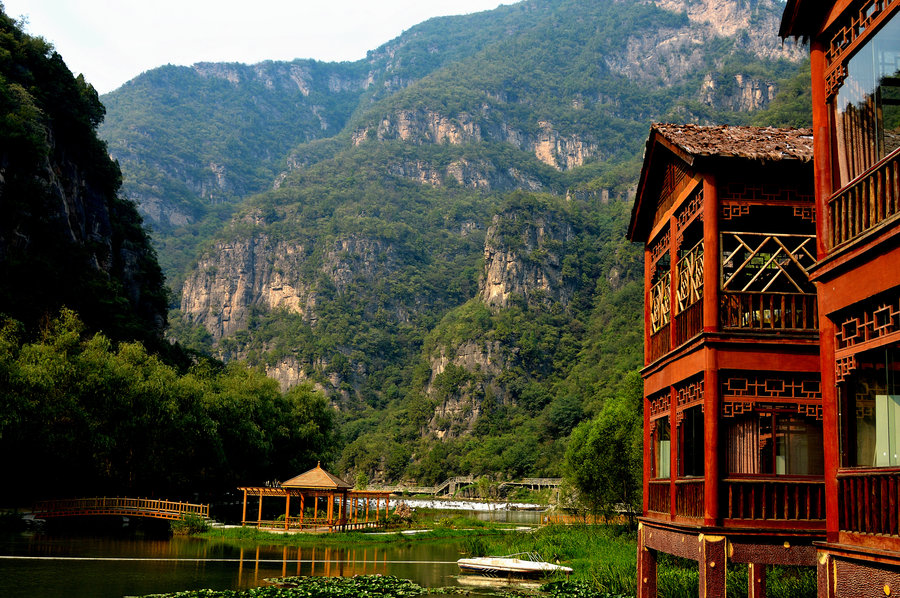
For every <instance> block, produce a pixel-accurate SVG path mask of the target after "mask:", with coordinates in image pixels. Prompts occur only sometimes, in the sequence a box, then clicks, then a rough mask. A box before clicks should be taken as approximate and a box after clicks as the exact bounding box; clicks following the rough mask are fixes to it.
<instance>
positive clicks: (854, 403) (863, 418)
mask: <svg viewBox="0 0 900 598" xmlns="http://www.w3.org/2000/svg"><path fill="white" fill-rule="evenodd" d="M898 361H900V350H898V349H896V348H890V349H880V350H877V351H871V352H867V353H863V354H861V355H860V356H858V357H857V368H856V370H855V372H854V375H853V377H851V378H850V379H849V380H848V381H847V382H846V383H845V384H843V385H842V386H841V387H840V394H841V424H842V426H841V462H842V464H843V465H845V466H849V467H893V466H900V386H898V383H897V370H898V368H900V363H898Z"/></svg>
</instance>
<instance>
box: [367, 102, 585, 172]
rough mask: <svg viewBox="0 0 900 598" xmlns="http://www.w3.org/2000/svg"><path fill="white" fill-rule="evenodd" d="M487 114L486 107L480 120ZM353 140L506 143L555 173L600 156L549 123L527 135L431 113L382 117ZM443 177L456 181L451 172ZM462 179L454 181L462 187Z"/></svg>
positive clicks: (504, 126)
mask: <svg viewBox="0 0 900 598" xmlns="http://www.w3.org/2000/svg"><path fill="white" fill-rule="evenodd" d="M490 111H491V110H490V108H489V107H488V106H485V107H484V109H483V114H482V116H486V115H487V114H488V113H489V112H490ZM352 140H353V144H354V145H356V146H359V145H362V144H364V143H367V142H372V141H385V140H401V141H405V142H407V143H413V144H416V145H422V144H426V143H434V144H440V143H448V144H451V145H463V144H467V143H478V142H482V141H494V142H502V143H509V144H511V145H513V146H515V147H516V148H518V149H520V150H524V151H526V152H528V153H531V154H534V156H535V157H536V158H537V159H538V160H540V161H541V162H543V163H544V164H547V165H549V166H552V167H553V168H555V169H557V170H569V169H572V168H575V167H577V166H581V165H583V164H584V163H585V162H586V161H587V160H589V159H592V158H596V157H598V155H599V154H598V149H597V143H596V142H594V141H591V140H588V139H585V138H583V137H582V136H580V135H576V134H562V133H560V132H559V131H558V130H557V128H556V127H555V126H554V125H553V123H551V122H549V121H539V122H538V129H537V130H535V131H530V132H529V131H524V130H520V129H518V128H515V127H512V126H510V125H509V124H507V123H501V124H496V123H493V122H483V123H482V122H481V119H476V118H475V117H473V116H472V115H470V114H467V113H459V114H454V115H452V116H448V115H444V114H440V113H438V112H435V111H432V110H399V111H397V112H395V113H393V114H389V115H387V116H385V117H384V118H383V119H382V120H381V122H380V123H378V125H377V126H374V127H365V128H361V129H357V130H356V131H354V132H353V134H352ZM446 174H448V175H450V176H453V178H457V177H456V176H454V173H453V172H450V171H448V172H447V173H446ZM461 178H462V176H460V178H458V179H457V181H458V182H460V183H461V184H465V183H462V181H461V180H460V179H461ZM466 186H470V185H466ZM499 188H503V187H499Z"/></svg>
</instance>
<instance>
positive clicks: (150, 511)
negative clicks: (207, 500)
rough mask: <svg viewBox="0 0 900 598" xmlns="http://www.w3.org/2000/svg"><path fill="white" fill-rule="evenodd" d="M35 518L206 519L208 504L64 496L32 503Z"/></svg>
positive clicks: (148, 499)
mask: <svg viewBox="0 0 900 598" xmlns="http://www.w3.org/2000/svg"><path fill="white" fill-rule="evenodd" d="M33 512H34V516H35V518H36V519H49V518H51V517H77V516H89V515H121V516H125V517H149V518H153V519H173V520H178V519H183V518H184V516H185V515H196V516H197V517H203V518H209V505H195V504H191V503H186V502H175V501H171V500H158V499H155V498H122V497H116V498H107V497H103V498H66V499H58V500H44V501H41V502H38V503H37V504H35V505H34V509H33Z"/></svg>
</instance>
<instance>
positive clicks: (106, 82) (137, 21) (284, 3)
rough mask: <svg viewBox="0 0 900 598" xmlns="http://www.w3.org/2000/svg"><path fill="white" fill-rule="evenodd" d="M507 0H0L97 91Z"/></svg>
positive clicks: (343, 41) (284, 56)
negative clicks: (149, 73)
mask: <svg viewBox="0 0 900 598" xmlns="http://www.w3.org/2000/svg"><path fill="white" fill-rule="evenodd" d="M515 1H516V0H249V1H244V2H236V1H235V0H0V3H2V4H3V5H4V6H5V9H6V14H8V15H9V16H11V17H13V18H16V19H18V18H20V17H23V16H24V17H25V18H26V19H27V25H26V27H25V30H26V31H27V32H28V33H30V34H32V35H39V36H41V37H43V38H44V39H46V40H47V41H49V42H51V43H53V45H54V47H55V48H56V50H57V51H58V52H59V53H60V54H61V55H62V57H63V59H64V60H65V61H66V64H67V65H68V67H69V69H70V70H71V71H72V72H73V73H75V74H76V75H77V74H78V73H84V76H85V78H86V79H87V80H88V81H89V82H90V83H92V84H93V85H94V87H95V88H96V89H97V91H99V92H100V93H106V92H108V91H112V90H113V89H115V88H117V87H119V86H120V85H121V84H123V83H125V82H126V81H128V80H129V79H131V78H133V77H135V76H136V75H139V74H140V73H142V72H144V71H146V70H149V69H152V68H154V67H157V66H161V65H164V64H180V65H190V64H193V63H195V62H202V61H210V62H245V63H254V62H260V61H262V60H292V59H294V58H315V59H317V60H325V61H341V60H358V59H360V58H363V57H364V56H365V55H366V51H367V50H373V49H375V48H377V47H378V46H380V45H381V44H383V43H384V42H386V41H389V40H391V39H393V38H395V37H397V36H398V35H399V34H400V33H402V32H403V31H404V30H406V29H409V28H410V27H412V26H413V25H416V24H418V23H421V22H422V21H424V20H426V19H428V18H430V17H436V16H442V15H457V14H466V13H472V12H479V11H482V10H490V9H493V8H496V7H497V6H499V5H500V4H513V3H514V2H515Z"/></svg>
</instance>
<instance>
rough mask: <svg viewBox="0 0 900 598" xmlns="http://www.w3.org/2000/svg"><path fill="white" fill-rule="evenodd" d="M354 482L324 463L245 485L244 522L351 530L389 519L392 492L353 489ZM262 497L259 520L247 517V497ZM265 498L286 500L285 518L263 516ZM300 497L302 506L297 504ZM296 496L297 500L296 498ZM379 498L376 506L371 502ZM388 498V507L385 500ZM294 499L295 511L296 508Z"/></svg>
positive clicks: (282, 527)
mask: <svg viewBox="0 0 900 598" xmlns="http://www.w3.org/2000/svg"><path fill="white" fill-rule="evenodd" d="M352 488H353V486H352V485H351V484H349V483H347V482H345V481H344V480H342V479H341V478H339V477H337V476H336V475H333V474H331V473H328V472H327V471H325V470H324V469H322V465H321V463H319V464H318V465H316V466H315V467H314V468H313V469H310V470H309V471H307V472H305V473H302V474H300V475H298V476H296V477H294V478H291V479H290V480H288V481H286V482H283V483H281V484H279V485H278V486H275V487H269V486H254V487H241V488H238V490H241V491H243V493H244V507H243V515H242V517H241V525H248V524H251V525H255V526H256V527H257V528H270V529H284V530H286V531H287V530H303V529H309V530H311V531H312V530H320V531H321V530H323V529H327V530H328V531H335V530H340V531H343V530H348V529H359V528H365V527H376V526H379V525H382V524H384V523H385V522H386V521H387V518H388V514H389V508H390V493H389V492H383V491H377V490H353V489H352ZM248 496H255V497H258V498H259V504H258V510H257V516H256V520H255V521H254V520H248V519H247V497H248ZM263 498H278V499H280V500H283V501H284V520H283V521H282V520H264V519H263V508H262V504H263ZM297 498H299V508H297V503H298V501H297ZM292 499H293V500H292ZM373 500H374V501H375V505H374V509H372V505H371V502H372V501H373ZM382 500H383V501H384V511H383V512H382V509H381V503H382ZM292 503H293V511H292Z"/></svg>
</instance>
